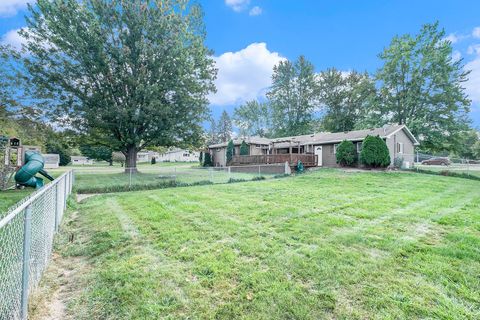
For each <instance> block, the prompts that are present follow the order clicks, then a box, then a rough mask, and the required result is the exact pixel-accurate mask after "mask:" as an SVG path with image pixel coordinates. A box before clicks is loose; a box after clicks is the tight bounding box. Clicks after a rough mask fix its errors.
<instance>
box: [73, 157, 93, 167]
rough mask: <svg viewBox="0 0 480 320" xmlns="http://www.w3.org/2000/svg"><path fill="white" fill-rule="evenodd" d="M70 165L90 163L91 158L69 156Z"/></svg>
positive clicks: (91, 162) (91, 161)
mask: <svg viewBox="0 0 480 320" xmlns="http://www.w3.org/2000/svg"><path fill="white" fill-rule="evenodd" d="M70 158H71V160H72V165H82V166H83V165H92V164H93V162H94V161H93V159H90V158H87V157H84V156H71V157H70Z"/></svg>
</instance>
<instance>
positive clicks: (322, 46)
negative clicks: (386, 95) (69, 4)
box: [0, 0, 480, 128]
mask: <svg viewBox="0 0 480 320" xmlns="http://www.w3.org/2000/svg"><path fill="white" fill-rule="evenodd" d="M31 1H33V0H0V41H1V42H3V43H10V44H12V45H14V46H20V45H21V38H19V36H18V35H17V33H16V32H17V30H18V29H19V28H22V27H24V25H25V19H24V16H25V14H26V5H27V3H28V2H31ZM198 2H199V3H200V4H201V5H202V7H203V9H204V14H205V25H206V29H207V38H206V45H207V46H208V47H209V48H210V49H212V51H213V52H214V60H215V62H216V64H217V68H218V70H219V71H218V78H217V80H216V86H217V93H215V94H210V96H209V100H210V108H211V109H212V113H213V115H214V116H215V117H216V118H218V117H219V115H220V113H221V112H222V111H223V110H227V111H228V112H229V113H231V112H232V111H233V108H234V107H236V106H238V105H240V104H242V103H243V102H245V101H247V100H251V99H259V100H262V99H264V97H265V92H266V91H267V90H268V87H269V86H270V85H271V75H272V68H273V66H274V65H275V64H277V63H278V62H279V61H281V60H283V59H289V60H294V59H296V58H297V57H298V56H299V55H304V56H305V57H306V58H307V59H308V60H309V61H311V62H312V63H313V64H314V66H315V69H316V71H317V72H319V71H322V70H324V69H326V68H330V67H335V68H337V69H339V70H342V71H349V70H353V69H355V70H358V71H368V72H369V73H374V72H375V71H376V70H377V69H378V68H379V67H380V66H381V61H380V59H379V58H378V54H379V53H380V52H381V51H382V50H383V48H385V47H387V46H388V45H389V43H390V41H391V39H392V38H393V37H394V36H395V35H401V34H405V33H410V34H416V33H418V31H419V30H420V28H421V26H422V24H425V23H433V22H435V21H439V23H440V26H441V27H442V28H444V29H445V31H446V34H447V38H448V39H449V40H450V41H452V46H453V48H454V54H453V56H454V58H455V59H460V58H461V59H463V63H464V65H465V67H464V68H465V70H471V73H470V75H469V81H468V82H466V83H465V84H464V87H465V90H466V92H467V94H468V96H469V97H470V99H471V100H472V106H471V109H472V111H471V114H470V117H471V118H472V121H473V125H474V126H475V127H477V128H480V14H479V13H480V1H479V0H470V1H467V0H448V1H447V0H436V1H434V0H421V1H419V0H416V1H414V0H390V1H385V0H364V1H358V0H335V1H334V0H328V1H327V0H198Z"/></svg>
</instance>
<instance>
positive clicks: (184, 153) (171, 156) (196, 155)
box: [157, 149, 200, 162]
mask: <svg viewBox="0 0 480 320" xmlns="http://www.w3.org/2000/svg"><path fill="white" fill-rule="evenodd" d="M199 160H200V152H198V151H190V150H186V149H173V150H170V151H167V152H165V153H162V154H160V155H159V156H158V158H157V161H162V162H198V161H199Z"/></svg>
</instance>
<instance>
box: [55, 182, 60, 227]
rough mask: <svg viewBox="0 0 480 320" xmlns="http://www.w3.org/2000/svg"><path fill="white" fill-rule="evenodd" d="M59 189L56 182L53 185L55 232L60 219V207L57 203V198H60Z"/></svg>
mask: <svg viewBox="0 0 480 320" xmlns="http://www.w3.org/2000/svg"><path fill="white" fill-rule="evenodd" d="M59 191H60V190H59V189H58V183H57V184H56V185H55V232H57V231H58V225H59V220H60V217H59V216H60V208H59V205H58V200H59V199H60V196H59V194H58V193H59Z"/></svg>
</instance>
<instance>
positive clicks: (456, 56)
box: [452, 50, 462, 62]
mask: <svg viewBox="0 0 480 320" xmlns="http://www.w3.org/2000/svg"><path fill="white" fill-rule="evenodd" d="M461 58H462V54H461V53H460V51H458V50H454V51H453V52H452V60H453V61H455V62H456V61H458V60H460V59H461Z"/></svg>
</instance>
